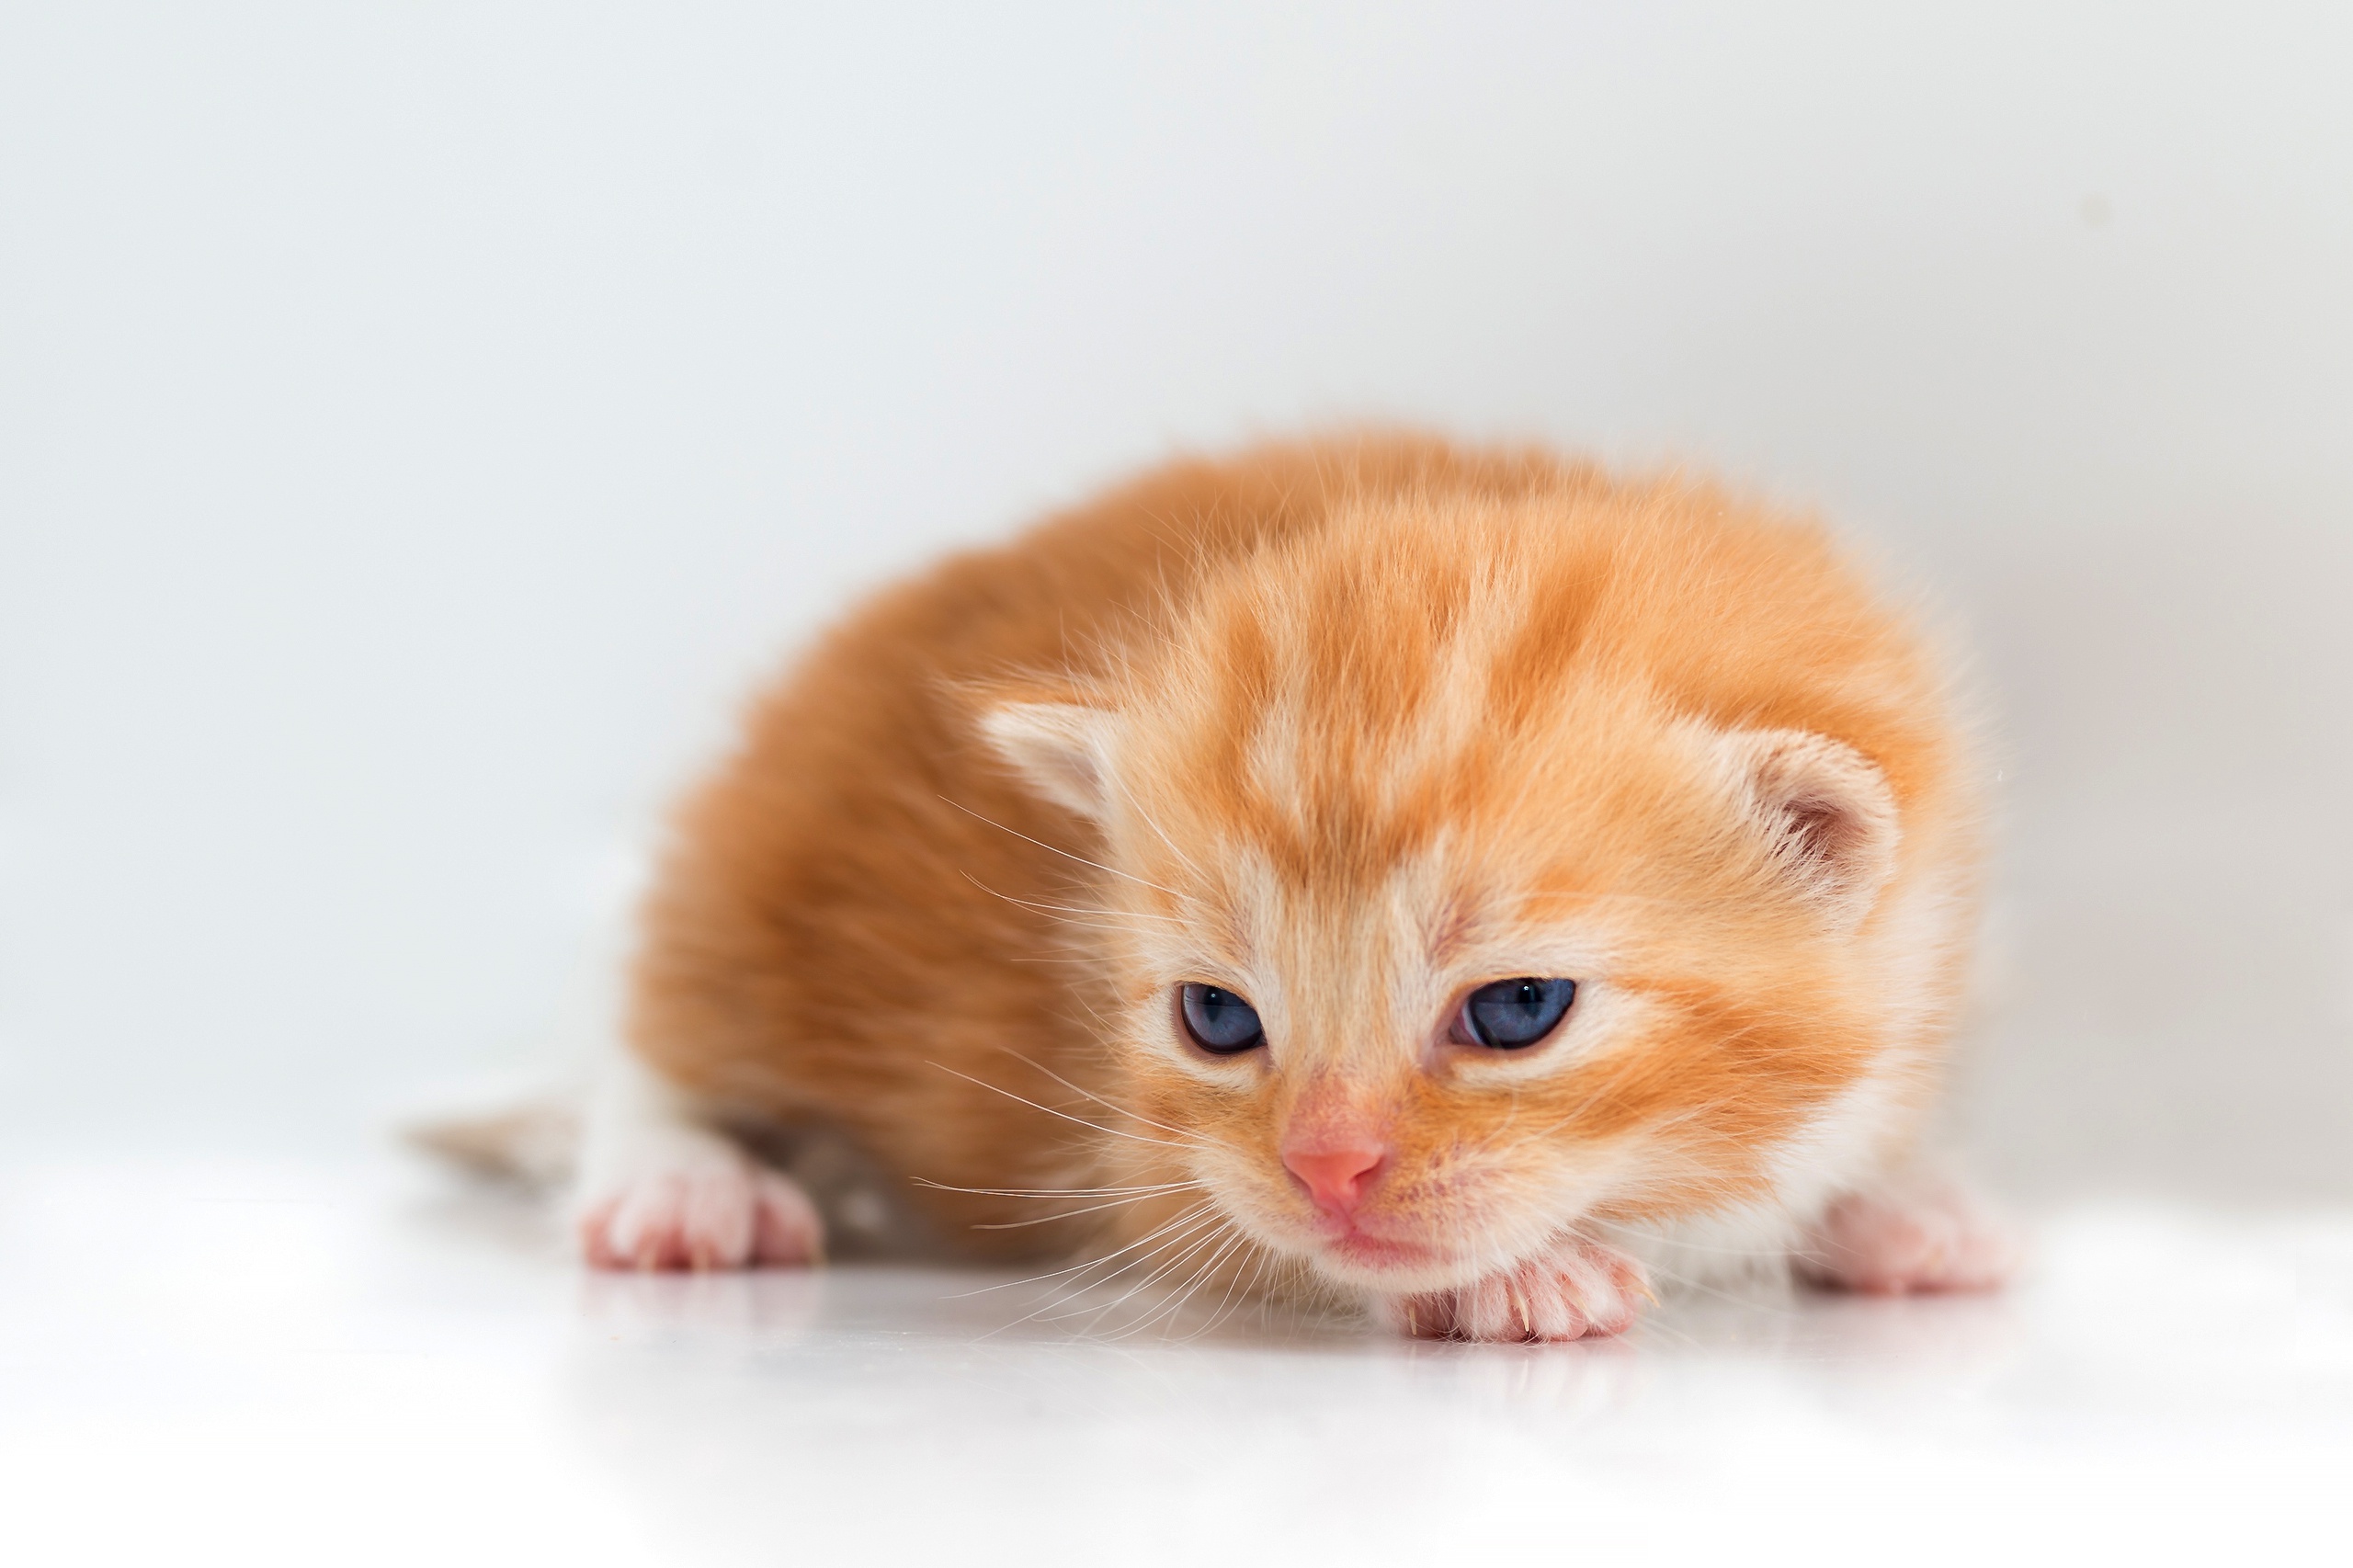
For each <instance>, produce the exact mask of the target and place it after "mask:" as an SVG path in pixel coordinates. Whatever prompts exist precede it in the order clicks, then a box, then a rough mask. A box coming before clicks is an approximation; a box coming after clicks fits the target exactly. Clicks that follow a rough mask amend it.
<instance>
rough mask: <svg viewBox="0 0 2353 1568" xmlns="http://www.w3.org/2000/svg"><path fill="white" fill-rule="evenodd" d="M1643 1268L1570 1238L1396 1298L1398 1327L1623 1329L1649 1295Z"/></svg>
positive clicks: (1456, 1332) (1538, 1335) (1482, 1332)
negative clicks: (1481, 1273)
mask: <svg viewBox="0 0 2353 1568" xmlns="http://www.w3.org/2000/svg"><path fill="white" fill-rule="evenodd" d="M1654 1299H1655V1298H1654V1297H1653V1296H1652V1295H1651V1289H1650V1282H1649V1280H1648V1279H1647V1278H1644V1276H1643V1266H1642V1265H1641V1264H1639V1263H1636V1262H1635V1261H1634V1260H1633V1259H1632V1258H1631V1257H1628V1256H1626V1255H1625V1254H1623V1253H1621V1252H1618V1251H1615V1250H1613V1249H1612V1248H1609V1247H1606V1246H1603V1245H1602V1244H1600V1243H1598V1242H1587V1241H1583V1240H1571V1241H1566V1242H1563V1243H1561V1244H1558V1245H1556V1246H1554V1247H1553V1248H1552V1250H1551V1251H1549V1252H1546V1253H1543V1254H1541V1255H1540V1256H1536V1257H1533V1258H1530V1259H1529V1261H1527V1262H1526V1263H1523V1264H1521V1265H1519V1266H1518V1267H1516V1268H1511V1269H1507V1270H1506V1271H1505V1272H1503V1273H1501V1274H1491V1275H1489V1276H1488V1277H1487V1278H1484V1279H1478V1280H1473V1281H1472V1283H1470V1284H1468V1285H1465V1286H1462V1287H1461V1288H1459V1289H1457V1290H1433V1291H1430V1292H1428V1293H1427V1294H1425V1295H1419V1296H1407V1297H1405V1298H1404V1299H1403V1300H1401V1301H1396V1302H1395V1303H1393V1304H1392V1307H1391V1309H1390V1311H1391V1315H1392V1319H1393V1321H1394V1322H1395V1323H1396V1324H1397V1326H1398V1327H1400V1328H1402V1329H1404V1331H1405V1332H1406V1333H1408V1334H1411V1335H1415V1336H1416V1337H1419V1338H1423V1339H1478V1340H1506V1341H1544V1340H1562V1339H1583V1338H1585V1337H1586V1336H1587V1335H1611V1334H1621V1333H1623V1332H1624V1331H1625V1330H1626V1328H1627V1326H1628V1325H1629V1324H1631V1323H1632V1322H1633V1321H1634V1313H1635V1312H1636V1310H1637V1304H1638V1303H1639V1302H1642V1301H1652V1300H1654Z"/></svg>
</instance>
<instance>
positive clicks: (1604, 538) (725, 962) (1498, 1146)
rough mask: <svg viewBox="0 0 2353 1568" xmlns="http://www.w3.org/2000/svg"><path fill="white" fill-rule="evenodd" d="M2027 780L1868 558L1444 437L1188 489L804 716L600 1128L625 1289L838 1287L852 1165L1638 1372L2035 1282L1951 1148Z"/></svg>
mask: <svg viewBox="0 0 2353 1568" xmlns="http://www.w3.org/2000/svg"><path fill="white" fill-rule="evenodd" d="M1970 762H1971V759H1970V756H1969V751H1968V747H1967V745H1966V744H1965V742H1964V739H1963V737H1962V735H1961V733H1960V731H1959V729H1958V728H1957V727H1956V724H1955V722H1954V720H1953V718H1952V716H1951V714H1950V712H1949V708H1948V702H1947V697H1946V691H1945V686H1944V681H1943V678H1942V676H1941V674H1940V672H1939V671H1938V668H1937V666H1936V664H1935V662H1934V661H1933V659H1932V658H1931V657H1930V655H1929V653H1928V651H1927V649H1926V648H1925V647H1924V646H1923V644H1922V642H1921V640H1920V639H1919V637H1918V636H1917V634H1916V633H1915V631H1914V629H1913V628H1912V626H1911V625H1910V624H1909V623H1908V621H1907V619H1906V618H1905V617H1904V614H1903V613H1901V611H1899V610H1898V609H1896V608H1893V607H1891V606H1890V605H1888V604H1887V603H1885V602H1884V601H1883V600H1882V599H1881V598H1880V597H1877V596H1876V595H1875V594H1874V593H1873V592H1872V591H1871V590H1870V587H1869V586H1868V585H1866V584H1865V583H1864V582H1863V580H1862V579H1861V578H1860V577H1859V575H1858V574H1857V573H1856V572H1855V571H1854V570H1853V568H1852V567H1850V566H1849V565H1848V564H1847V562H1845V561H1844V560H1842V559H1841V557H1840V556H1839V554H1838V552H1837V551H1836V550H1835V549H1834V548H1833V546H1832V545H1831V543H1830V542H1829V541H1828V540H1826V539H1825V538H1824V535H1823V533H1822V532H1821V531H1820V530H1819V529H1818V528H1815V527H1813V526H1812V525H1810V524H1807V523H1804V522H1800V521H1792V520H1790V519H1788V518H1785V517H1778V516H1775V515H1773V514H1771V513H1769V512H1767V511H1765V510H1762V509H1760V508H1758V507H1756V506H1748V505H1745V504H1742V503H1740V502H1737V501H1735V500H1733V498H1731V497H1728V496H1726V495H1724V494H1721V493H1719V492H1717V491H1715V490H1712V489H1710V488H1707V487H1705V486H1703V485H1699V484H1694V483H1685V482H1681V481H1643V482H1638V483H1627V482H1620V481H1617V480H1613V479H1611V478H1610V477H1609V476H1608V475H1606V474H1604V473H1603V472H1599V471H1597V470H1596V469H1593V468H1590V467H1586V466H1580V465H1574V464H1569V463H1563V462H1561V461H1558V460H1554V459H1552V458H1550V457H1547V456H1545V455H1543V454H1541V453H1538V452H1533V451H1470V450H1461V449H1454V448H1451V447H1449V446H1446V445H1443V444H1440V443H1438V442H1436V441H1431V440H1422V439H1409V438H1392V439H1365V440H1339V441H1328V442H1315V443H1307V444H1301V445H1292V446H1279V447H1270V448H1266V449H1259V450H1256V451H1253V452H1249V453H1246V454H1245V455H1243V456H1242V457H1240V458H1238V459H1236V460H1233V461H1230V462H1222V463H1210V462H1180V463H1176V464H1174V465H1172V466H1169V467H1167V468H1165V469H1163V470H1161V471H1159V472H1155V473H1152V474H1149V475H1147V476H1145V477H1144V478H1142V479H1141V480H1139V481H1137V482H1135V483H1131V484H1130V485H1128V486H1126V487H1124V488H1121V489H1120V490H1117V491H1115V492H1113V493H1111V494H1108V495H1107V496H1105V497H1104V498H1102V499H1100V500H1098V501H1096V502H1095V503H1093V504H1091V505H1089V506H1084V507H1081V508H1079V509H1078V510H1076V511H1074V512H1072V513H1069V514H1067V515H1065V516H1063V517H1057V518H1054V519H1052V520H1051V521H1049V522H1047V523H1045V524H1044V525H1042V526H1041V527H1040V528H1037V529H1035V530H1034V531H1032V532H1030V533H1029V534H1027V535H1025V536H1024V537H1022V538H1020V539H1019V540H1016V541H1015V542H1014V543H1012V544H1010V545H1007V546H1006V547H1004V548H1002V549H998V550H992V551H980V552H977V553H973V554H969V555H965V556H961V557H959V558H957V559H955V560H952V561H950V562H947V563H946V564H945V565H943V566H941V567H939V568H938V569H936V570H935V571H933V572H931V573H929V574H926V575H925V576H922V577H920V578H918V579H916V580H915V581H914V582H912V583H909V584H907V585H904V586H901V587H898V588H896V589H893V590H892V591H891V592H889V593H886V594H884V595H883V596H882V597H880V598H879V599H877V600H876V601H874V602H873V603H871V604H870V605H869V606H867V607H866V608H864V609H863V610H861V611H860V612H858V614H857V615H856V616H855V617H853V618H852V619H850V620H849V621H848V622H847V624H846V625H845V626H843V627H842V628H840V629H839V630H837V631H835V632H834V633H833V635H832V636H831V637H829V638H828V639H827V640H826V641H825V642H824V643H822V644H821V645H820V646H819V647H818V648H817V650H816V651H815V652H814V653H813V654H812V655H811V656H810V657H809V658H808V659H806V660H805V661H804V662H803V663H802V664H801V666H800V668H799V669H797V670H796V671H795V672H793V674H792V675H791V676H790V678H789V679H788V680H786V681H785V682H784V683H783V684H782V685H781V686H779V687H777V688H776V689H775V690H774V691H773V692H771V693H770V694H769V695H768V696H767V698H766V699H764V700H763V701H762V702H761V703H760V704H759V705H758V706H757V708H756V710H754V712H753V713H752V715H751V719H750V722H749V724H748V726H747V729H746V732H745V738H744V741H743V744H742V746H741V748H740V750H739V751H738V752H737V753H736V754H735V755H734V756H733V757H732V758H731V759H730V760H729V761H728V762H727V763H726V764H725V765H724V766H723V767H722V768H721V769H720V771H719V773H718V775H717V776H716V777H715V778H712V779H711V780H710V782H709V783H708V784H706V785H705V786H704V787H703V788H702V789H701V790H700V791H699V793H697V794H696V795H695V796H694V797H693V798H692V799H691V800H690V801H688V804H687V806H686V808H685V810H684V811H683V812H682V813H681V815H680V816H679V818H678V821H677V827H676V837H675V842H674V843H673V845H672V846H671V849H670V852H669V856H668V858H667V862H666V865H665V869H664V870H663V872H662V874H661V878H660V881H659V883H658V885H657V887H656V888H655V890H654V895H653V897H652V899H651V901H650V903H648V905H647V907H646V910H645V915H644V935H643V947H642V953H641V955H640V957H639V960H638V962H637V966H636V970H635V975H634V997H633V1003H632V1006H631V1012H630V1017H629V1023H628V1040H629V1044H630V1046H631V1052H632V1054H633V1058H634V1061H633V1062H632V1063H631V1065H630V1067H629V1068H628V1070H626V1071H624V1072H622V1073H620V1074H616V1076H615V1078H614V1081H613V1082H612V1083H610V1084H608V1085H607V1086H606V1088H605V1090H604V1091H603V1093H602V1094H601V1096H600V1098H599V1101H598V1104H597V1108H596V1109H595V1110H594V1112H593V1113H592V1116H591V1119H590V1128H589V1135H588V1143H587V1149H586V1151H585V1158H584V1164H583V1176H582V1182H583V1186H582V1191H581V1202H580V1208H579V1210H578V1213H579V1223H580V1233H581V1236H582V1240H583V1244H584V1246H585V1251H586V1254H587V1256H588V1257H589V1258H590V1259H591V1260H592V1261H594V1262H596V1263H597V1264H600V1265H604V1266H608V1267H661V1268H676V1267H740V1266H745V1265H749V1264H789V1263H801V1262H808V1261H812V1260H813V1259H815V1258H816V1257H817V1256H819V1254H820V1251H821V1247H822V1243H823V1237H824V1226H825V1222H826V1221H825V1220H824V1218H821V1216H820V1213H819V1211H818V1207H817V1205H816V1204H814V1203H813V1201H812V1200H811V1199H810V1198H809V1197H808V1196H807V1195H806V1193H805V1192H804V1191H803V1190H802V1187H801V1186H799V1185H796V1184H795V1183H794V1182H793V1181H792V1180H790V1178H788V1177H787V1176H784V1175H783V1174H782V1173H781V1172H779V1171H778V1170H776V1169H774V1168H771V1167H769V1166H767V1165H764V1164H762V1163H760V1162H759V1161H757V1160H756V1159H755V1158H754V1157H753V1156H752V1155H751V1154H750V1153H746V1152H745V1149H744V1147H743V1145H742V1142H740V1141H739V1138H738V1137H737V1136H734V1135H735V1134H741V1133H745V1132H746V1131H749V1132H753V1133H755V1134H756V1133H758V1132H760V1131H764V1130H773V1129H790V1128H794V1127H802V1126H808V1125H812V1124H821V1125H824V1126H826V1127H830V1128H832V1129H834V1130H835V1131H837V1132H839V1133H842V1134H846V1135H847V1138H848V1139H849V1141H850V1142H852V1143H854V1144H855V1145H856V1146H857V1147H858V1149H860V1150H861V1151H863V1153H865V1155H866V1156H867V1157H869V1158H870V1160H871V1161H873V1162H874V1163H876V1164H878V1165H880V1166H881V1168H882V1169H883V1170H884V1171H886V1172H888V1173H890V1175H891V1176H892V1178H893V1179H894V1181H895V1182H896V1184H897V1185H899V1186H900V1187H902V1188H903V1189H904V1191H903V1196H904V1198H906V1199H909V1200H910V1201H911V1202H912V1203H913V1204H914V1205H915V1207H917V1208H918V1209H919V1210H921V1211H922V1212H923V1214H924V1215H925V1216H926V1218H927V1220H928V1221H929V1222H930V1224H931V1226H932V1228H933V1229H934V1230H935V1231H936V1232H937V1233H938V1235H940V1236H941V1237H943V1238H946V1239H947V1240H948V1241H949V1242H950V1243H951V1244H957V1245H960V1246H961V1247H962V1248H964V1249H965V1250H967V1251H968V1252H969V1253H971V1254H972V1255H975V1256H995V1257H1006V1256H1015V1255H1018V1254H1035V1253H1036V1252H1038V1251H1039V1250H1040V1248H1044V1249H1047V1250H1057V1249H1059V1250H1063V1251H1067V1252H1070V1253H1073V1254H1074V1255H1077V1256H1086V1255H1087V1254H1088V1253H1090V1252H1091V1253H1092V1254H1093V1256H1097V1257H1100V1258H1102V1259H1103V1260H1104V1262H1103V1264H1102V1265H1100V1266H1099V1272H1097V1274H1095V1275H1094V1277H1095V1278H1102V1277H1104V1276H1105V1275H1114V1274H1120V1273H1122V1272H1126V1273H1127V1274H1128V1277H1129V1278H1175V1279H1178V1280H1189V1279H1194V1278H1199V1277H1202V1276H1205V1275H1206V1276H1210V1277H1213V1278H1225V1279H1227V1280H1228V1281H1229V1288H1230V1287H1231V1285H1232V1283H1233V1282H1240V1283H1242V1284H1244V1285H1245V1286H1246V1287H1249V1288H1278V1289H1290V1290H1300V1289H1305V1290H1322V1291H1324V1292H1326V1293H1332V1292H1337V1293H1340V1294H1344V1295H1349V1296H1353V1297H1355V1298H1358V1299H1359V1300H1361V1301H1364V1302H1366V1303H1367V1304H1368V1305H1370V1306H1371V1307H1373V1308H1374V1309H1375V1310H1376V1311H1379V1312H1382V1313H1384V1314H1386V1315H1387V1316H1389V1317H1390V1318H1391V1319H1392V1321H1394V1322H1395V1323H1396V1324H1399V1325H1400V1326H1401V1327H1403V1328H1405V1329H1407V1330H1409V1331H1411V1332H1417V1333H1422V1334H1427V1335H1454V1336H1458V1337H1467V1338H1476V1339H1498V1338H1500V1339H1564V1338H1575V1337H1577V1336H1579V1335H1585V1334H1592V1333H1611V1332H1615V1331H1617V1330H1618V1329H1620V1328H1621V1327H1623V1326H1624V1325H1625V1324H1627V1323H1628V1322H1629V1321H1630V1320H1631V1317H1632V1315H1633V1312H1634V1308H1635V1303H1636V1301H1637V1300H1638V1299H1640V1298H1642V1297H1643V1296H1645V1295H1647V1293H1648V1290H1647V1285H1646V1279H1647V1275H1648V1272H1649V1271H1650V1270H1659V1271H1662V1272H1665V1271H1668V1270H1672V1271H1673V1272H1674V1273H1675V1274H1676V1275H1677V1276H1678V1277H1679V1276H1681V1275H1685V1274H1691V1273H1699V1274H1706V1273H1711V1272H1721V1271H1722V1270H1723V1269H1724V1268H1725V1267H1727V1266H1728V1264H1737V1263H1740V1262H1742V1261H1744V1260H1753V1259H1756V1258H1758V1257H1760V1256H1761V1257H1770V1258H1774V1259H1781V1260H1792V1259H1793V1260H1794V1261H1795V1263H1796V1264H1797V1266H1798V1267H1799V1268H1800V1269H1801V1270H1802V1271H1803V1272H1805V1273H1807V1274H1810V1275H1812V1276H1813V1277H1814V1278H1819V1279H1822V1280H1824V1281H1827V1282H1831V1283H1837V1284H1844V1285H1848V1286H1852V1287H1856V1288H1860V1289H1871V1290H1914V1289H1940V1288H1953V1287H1969V1286H1976V1285H1982V1284H1987V1283H1991V1282H1993V1281H1994V1280H1995V1278H1997V1277H1998V1276H1999V1274H2000V1272H2001V1271H2002V1268H2003V1266H2004V1247H2003V1244H2002V1242H2001V1239H2000V1237H1999V1236H1998V1235H1997V1234H1996V1233H1995V1232H1994V1231H1993V1230H1992V1229H1991V1228H1990V1227H1989V1226H1987V1225H1986V1224H1985V1222H1984V1221H1983V1220H1982V1219H1980V1218H1979V1217H1978V1216H1977V1215H1976V1214H1975V1213H1974V1211H1973V1210H1971V1209H1970V1208H1969V1207H1968V1205H1967V1204H1966V1203H1964V1202H1963V1201H1962V1200H1961V1199H1960V1198H1959V1197H1958V1196H1957V1195H1955V1194H1953V1193H1951V1192H1950V1191H1949V1190H1946V1189H1941V1188H1937V1187H1927V1186H1923V1185H1920V1184H1918V1183H1917V1182H1915V1180H1914V1179H1913V1178H1911V1177H1909V1176H1907V1175H1906V1166H1907V1157H1908V1153H1909V1151H1910V1148H1911V1145H1912V1143H1913V1141H1914V1138H1915V1130H1916V1127H1917V1124H1918V1122H1919V1120H1920V1119H1921V1116H1922V1112H1923V1108H1924V1105H1925V1102H1926V1101H1927V1098H1928V1096H1929V1095H1930V1092H1931V1088H1932V1085H1933V1080H1934V1077H1935V1072H1936V1067H1937V1062H1938V1055H1939V1052H1940V1051H1941V1050H1942V1048H1943V1045H1944V1040H1945V1036H1946V1033H1947V1030H1948V1027H1949V1020H1950V1017H1951V1015H1952V1013H1953V1010H1954V1006H1955V1004H1956V999H1957V993H1958V991H1959V988H1960V983H1961V967H1962V962H1963V959H1964V947H1965V937H1966V934H1967V932H1968V929H1969V927H1970V926H1971V923H1972V898H1973V893H1974V886H1975V881H1976V876H1977V867H1978V855H1979V848H1978V835H1977V827H1976V801H1975V800H1974V798H1973V796H1972V773H1971V765H1970Z"/></svg>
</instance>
